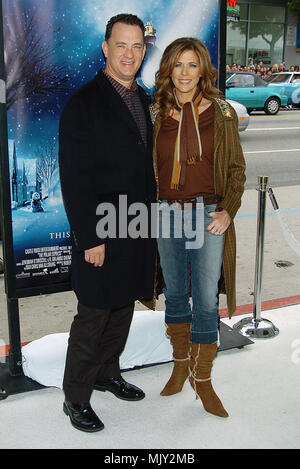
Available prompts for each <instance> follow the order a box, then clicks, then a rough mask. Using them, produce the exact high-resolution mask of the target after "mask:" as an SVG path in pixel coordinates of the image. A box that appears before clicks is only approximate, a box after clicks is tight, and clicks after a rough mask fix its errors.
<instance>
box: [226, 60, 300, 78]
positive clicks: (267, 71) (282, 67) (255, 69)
mask: <svg viewBox="0 0 300 469" xmlns="http://www.w3.org/2000/svg"><path fill="white" fill-rule="evenodd" d="M226 71H227V72H237V71H239V72H252V73H255V74H256V75H259V76H260V77H261V78H262V79H263V80H266V79H267V78H268V77H269V76H270V75H272V73H278V72H299V65H291V66H290V67H288V68H287V67H286V64H285V62H282V63H280V64H279V65H278V64H273V65H272V66H266V65H264V63H263V61H262V60H261V61H260V62H258V63H257V64H256V63H254V61H253V60H250V61H249V63H248V65H239V64H236V63H233V64H232V65H228V64H227V65H226Z"/></svg>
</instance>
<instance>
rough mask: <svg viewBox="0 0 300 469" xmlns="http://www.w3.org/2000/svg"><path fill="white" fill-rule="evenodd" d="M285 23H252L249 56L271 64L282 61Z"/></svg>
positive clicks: (257, 60) (268, 64)
mask: <svg viewBox="0 0 300 469" xmlns="http://www.w3.org/2000/svg"><path fill="white" fill-rule="evenodd" d="M283 37H284V24H269V25H268V27H267V28H266V25H265V24H264V23H250V28H249V43H248V56H249V60H251V59H253V60H254V62H256V63H258V62H259V61H261V60H262V61H263V63H264V65H267V66H271V65H273V64H278V65H279V63H280V62H281V61H282V51H283Z"/></svg>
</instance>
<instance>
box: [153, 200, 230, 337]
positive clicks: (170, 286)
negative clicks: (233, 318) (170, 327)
mask: <svg viewBox="0 0 300 469" xmlns="http://www.w3.org/2000/svg"><path fill="white" fill-rule="evenodd" d="M197 200H198V202H199V203H201V206H202V208H200V211H201V213H200V211H197V212H196V210H198V209H196V208H193V209H188V210H181V209H180V208H176V207H175V206H174V205H172V206H169V205H168V204H167V203H166V202H164V201H160V203H159V211H158V216H159V218H158V220H159V222H158V239H157V242H158V250H159V255H160V262H161V267H162V270H163V276H164V280H165V284H166V287H165V289H164V294H165V298H166V312H165V321H166V323H167V324H170V323H187V322H191V341H192V342H195V343H198V344H210V343H213V342H216V341H217V340H218V319H219V314H218V281H219V278H220V275H221V267H222V253H223V241H224V235H213V234H211V233H209V232H208V231H207V230H206V227H207V226H208V225H209V224H210V223H211V222H212V218H211V217H210V216H209V215H208V214H209V212H213V211H215V209H216V205H215V204H211V205H205V206H204V207H203V204H202V200H203V199H202V197H198V198H197ZM170 207H172V210H170ZM196 216H197V217H198V223H197V225H196ZM199 217H200V218H199ZM201 217H202V218H201ZM167 218H169V220H170V236H168V232H166V231H168V230H165V232H164V233H163V224H164V227H165V226H166V224H167ZM180 218H183V223H182V224H181V230H180V229H178V226H179V225H178V223H179V221H178V220H179V219H180ZM199 220H200V222H199ZM191 229H192V230H193V231H191ZM180 234H181V236H180ZM192 234H194V235H195V236H194V238H191V235H192ZM196 236H197V237H198V243H197V244H198V245H197V244H196V243H195V244H194V245H193V242H192V243H191V244H190V246H189V247H187V244H186V243H187V242H191V241H192V240H193V239H194V240H195V239H196ZM199 240H200V242H199ZM202 240H203V244H202V242H201V241H202ZM199 245H201V247H199ZM189 271H190V274H191V277H190V274H189ZM190 278H191V293H192V307H191V305H190V301H189V300H190V296H189V287H190Z"/></svg>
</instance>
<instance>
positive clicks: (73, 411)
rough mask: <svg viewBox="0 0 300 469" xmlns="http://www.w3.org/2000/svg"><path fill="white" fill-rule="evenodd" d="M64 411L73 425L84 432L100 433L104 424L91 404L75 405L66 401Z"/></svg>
mask: <svg viewBox="0 0 300 469" xmlns="http://www.w3.org/2000/svg"><path fill="white" fill-rule="evenodd" d="M63 410H64V413H65V414H66V415H68V416H69V417H70V421H71V424H72V425H73V427H75V428H77V430H82V431H83V432H99V431H100V430H103V428H104V424H103V423H102V422H101V420H100V419H99V418H98V417H97V415H96V414H95V412H94V411H93V409H92V408H91V406H90V404H73V403H72V402H70V401H65V402H64V405H63Z"/></svg>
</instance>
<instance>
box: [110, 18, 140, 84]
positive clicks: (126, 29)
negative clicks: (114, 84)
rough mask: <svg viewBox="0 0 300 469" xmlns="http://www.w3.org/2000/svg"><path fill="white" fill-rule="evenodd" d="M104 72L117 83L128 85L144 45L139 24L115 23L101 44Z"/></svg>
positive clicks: (138, 64) (131, 80)
mask: <svg viewBox="0 0 300 469" xmlns="http://www.w3.org/2000/svg"><path fill="white" fill-rule="evenodd" d="M102 49H103V53H104V55H105V57H106V67H105V70H106V72H107V73H108V74H109V75H110V76H112V77H113V78H114V79H115V80H117V81H118V82H119V83H122V84H123V85H124V86H127V87H130V86H131V84H132V82H133V80H134V77H135V75H136V73H137V71H138V70H139V68H140V66H141V64H142V61H143V58H144V55H145V52H146V47H145V45H144V38H143V33H142V30H141V28H140V27H139V26H135V25H128V24H124V23H116V24H114V26H113V28H112V33H111V37H110V38H109V39H108V40H107V41H104V42H103V44H102Z"/></svg>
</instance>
